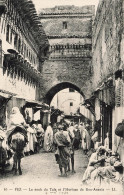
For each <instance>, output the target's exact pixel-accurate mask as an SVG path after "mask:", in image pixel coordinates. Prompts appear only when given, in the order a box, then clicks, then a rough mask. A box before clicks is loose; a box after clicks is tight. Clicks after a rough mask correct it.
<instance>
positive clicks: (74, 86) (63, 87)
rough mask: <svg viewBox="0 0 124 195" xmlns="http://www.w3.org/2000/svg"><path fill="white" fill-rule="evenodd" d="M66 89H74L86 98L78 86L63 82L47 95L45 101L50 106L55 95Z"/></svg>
mask: <svg viewBox="0 0 124 195" xmlns="http://www.w3.org/2000/svg"><path fill="white" fill-rule="evenodd" d="M66 88H72V89H75V90H76V91H78V92H79V93H80V94H81V95H82V96H83V97H84V94H83V92H82V91H81V89H80V88H79V87H78V86H76V85H75V84H72V83H70V82H62V83H59V84H57V85H55V86H53V87H52V88H51V89H50V90H49V91H48V92H47V93H46V95H45V98H44V101H45V102H46V103H47V104H49V105H50V102H51V101H52V99H53V97H54V95H55V94H56V93H58V92H59V91H61V90H63V89H66Z"/></svg>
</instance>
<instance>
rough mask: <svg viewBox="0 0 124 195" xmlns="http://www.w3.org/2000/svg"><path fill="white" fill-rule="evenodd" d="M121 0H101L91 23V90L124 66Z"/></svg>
mask: <svg viewBox="0 0 124 195" xmlns="http://www.w3.org/2000/svg"><path fill="white" fill-rule="evenodd" d="M123 42H124V31H123V0H102V1H100V4H99V6H98V9H97V13H96V17H95V20H94V25H93V59H92V66H93V79H92V80H93V90H95V89H96V88H97V87H98V86H99V85H100V84H101V82H104V81H105V80H106V79H107V78H108V77H110V76H113V75H114V73H115V71H117V70H118V69H119V68H122V67H123V66H124V54H123V52H122V51H123V47H124V46H122V45H123V44H122V43H123Z"/></svg>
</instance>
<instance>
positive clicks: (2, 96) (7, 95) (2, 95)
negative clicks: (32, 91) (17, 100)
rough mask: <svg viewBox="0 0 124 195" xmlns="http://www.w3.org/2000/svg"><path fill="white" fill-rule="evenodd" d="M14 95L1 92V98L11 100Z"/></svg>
mask: <svg viewBox="0 0 124 195" xmlns="http://www.w3.org/2000/svg"><path fill="white" fill-rule="evenodd" d="M12 96H13V95H12V94H9V93H6V92H2V91H0V98H5V99H10V98H11V97H12Z"/></svg>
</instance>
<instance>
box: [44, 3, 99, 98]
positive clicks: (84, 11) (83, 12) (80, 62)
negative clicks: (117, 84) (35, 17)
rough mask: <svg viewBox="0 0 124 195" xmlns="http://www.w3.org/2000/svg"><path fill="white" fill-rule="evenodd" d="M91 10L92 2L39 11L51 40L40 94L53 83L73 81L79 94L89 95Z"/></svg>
mask: <svg viewBox="0 0 124 195" xmlns="http://www.w3.org/2000/svg"><path fill="white" fill-rule="evenodd" d="M94 13H95V7H94V6H84V7H81V8H79V7H75V6H71V7H70V6H62V7H61V6H59V7H55V8H53V9H50V8H48V9H44V10H42V12H41V13H40V18H41V22H42V24H43V28H44V30H45V33H46V34H47V36H48V39H49V43H50V49H49V54H50V56H49V59H48V60H46V61H45V62H44V64H43V69H42V74H43V88H44V90H42V91H41V96H43V97H44V96H45V94H47V93H48V92H49V90H51V89H52V88H53V87H54V86H56V85H58V84H61V83H65V82H66V83H71V84H73V85H75V86H76V87H77V88H78V89H79V92H81V94H84V96H85V97H87V96H88V94H89V92H90V87H91V82H90V78H91V58H92V21H93V17H94ZM88 85H89V86H90V87H89V90H87V86H88ZM67 87H68V86H67ZM61 89H62V88H61ZM59 90H60V88H58V91H59ZM58 91H57V92H58ZM55 92H56V91H55ZM53 94H55V93H53Z"/></svg>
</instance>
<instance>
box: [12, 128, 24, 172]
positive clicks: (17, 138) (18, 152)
mask: <svg viewBox="0 0 124 195" xmlns="http://www.w3.org/2000/svg"><path fill="white" fill-rule="evenodd" d="M27 142H28V138H27V131H26V129H25V128H24V127H23V126H19V125H18V126H16V127H15V128H14V129H13V130H12V132H11V133H10V135H9V136H8V145H9V147H10V148H11V149H12V150H13V152H14V156H13V161H14V163H13V170H14V173H15V174H16V173H17V170H18V171H19V175H22V170H21V158H22V157H23V150H24V147H25V146H26V144H27Z"/></svg>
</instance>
